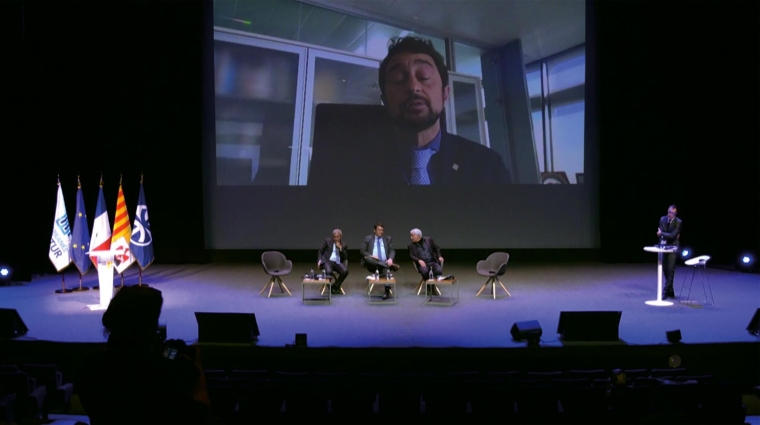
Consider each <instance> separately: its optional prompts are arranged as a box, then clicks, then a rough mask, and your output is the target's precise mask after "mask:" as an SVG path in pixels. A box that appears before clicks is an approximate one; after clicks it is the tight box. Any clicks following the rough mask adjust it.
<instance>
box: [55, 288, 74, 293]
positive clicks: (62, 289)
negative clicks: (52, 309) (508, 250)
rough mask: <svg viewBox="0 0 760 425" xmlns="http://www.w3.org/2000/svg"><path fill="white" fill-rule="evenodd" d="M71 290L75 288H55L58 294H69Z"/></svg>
mask: <svg viewBox="0 0 760 425" xmlns="http://www.w3.org/2000/svg"><path fill="white" fill-rule="evenodd" d="M71 292H74V290H73V289H66V288H61V289H56V290H55V293H56V294H68V293H71Z"/></svg>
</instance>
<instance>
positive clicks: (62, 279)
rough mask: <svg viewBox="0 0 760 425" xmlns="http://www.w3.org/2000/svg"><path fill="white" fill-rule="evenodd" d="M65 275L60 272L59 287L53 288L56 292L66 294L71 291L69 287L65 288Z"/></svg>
mask: <svg viewBox="0 0 760 425" xmlns="http://www.w3.org/2000/svg"><path fill="white" fill-rule="evenodd" d="M65 276H66V275H65V274H63V273H61V289H56V290H55V293H56V294H68V293H70V292H72V290H71V289H66V278H65Z"/></svg>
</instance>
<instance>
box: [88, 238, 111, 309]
mask: <svg viewBox="0 0 760 425" xmlns="http://www.w3.org/2000/svg"><path fill="white" fill-rule="evenodd" d="M87 255H89V256H90V257H94V258H95V260H96V261H97V263H98V284H99V285H100V304H88V305H87V307H89V308H90V310H91V311H92V310H105V309H107V308H108V304H110V303H111V298H113V271H114V265H113V257H114V256H115V255H117V253H116V252H114V251H90V252H88V253H87Z"/></svg>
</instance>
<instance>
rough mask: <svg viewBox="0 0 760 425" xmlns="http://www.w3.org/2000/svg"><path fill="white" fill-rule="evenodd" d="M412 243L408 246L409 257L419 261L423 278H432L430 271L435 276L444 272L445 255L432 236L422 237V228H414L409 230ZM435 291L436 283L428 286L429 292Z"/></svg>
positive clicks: (419, 269)
mask: <svg viewBox="0 0 760 425" xmlns="http://www.w3.org/2000/svg"><path fill="white" fill-rule="evenodd" d="M409 237H410V238H411V240H412V243H410V244H409V246H407V249H408V250H409V257H410V258H411V259H412V261H414V262H415V263H417V270H418V271H419V272H420V275H421V276H422V278H423V279H429V278H430V272H431V271H432V272H433V278H437V277H438V276H440V275H441V274H443V269H442V265H443V257H442V256H441V248H440V247H439V246H438V244H437V243H435V241H434V240H433V238H431V237H422V231H421V230H420V229H412V230H411V231H410V232H409ZM434 293H435V285H432V286H431V287H428V288H427V294H428V295H432V294H434Z"/></svg>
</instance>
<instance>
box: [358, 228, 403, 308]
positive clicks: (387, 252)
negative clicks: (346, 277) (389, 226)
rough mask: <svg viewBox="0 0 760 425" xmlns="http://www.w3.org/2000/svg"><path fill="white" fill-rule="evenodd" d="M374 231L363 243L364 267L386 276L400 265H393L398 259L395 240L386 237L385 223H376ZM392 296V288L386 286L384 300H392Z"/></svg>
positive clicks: (362, 262) (371, 271)
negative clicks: (396, 258)
mask: <svg viewBox="0 0 760 425" xmlns="http://www.w3.org/2000/svg"><path fill="white" fill-rule="evenodd" d="M373 229H374V231H373V234H371V235H367V237H365V238H364V242H363V243H362V248H361V255H362V261H361V264H362V266H363V267H365V268H366V269H367V270H369V272H370V273H374V272H375V271H377V272H378V273H380V274H381V275H385V274H386V273H387V272H388V269H390V270H393V271H396V270H398V269H399V267H398V265H397V264H394V263H393V259H394V258H395V257H396V249H395V248H394V247H393V238H391V237H390V236H384V233H385V227H384V226H383V223H375V226H374V227H373ZM390 295H391V287H390V286H388V285H386V286H385V294H384V295H383V299H384V300H387V299H388V298H390Z"/></svg>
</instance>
